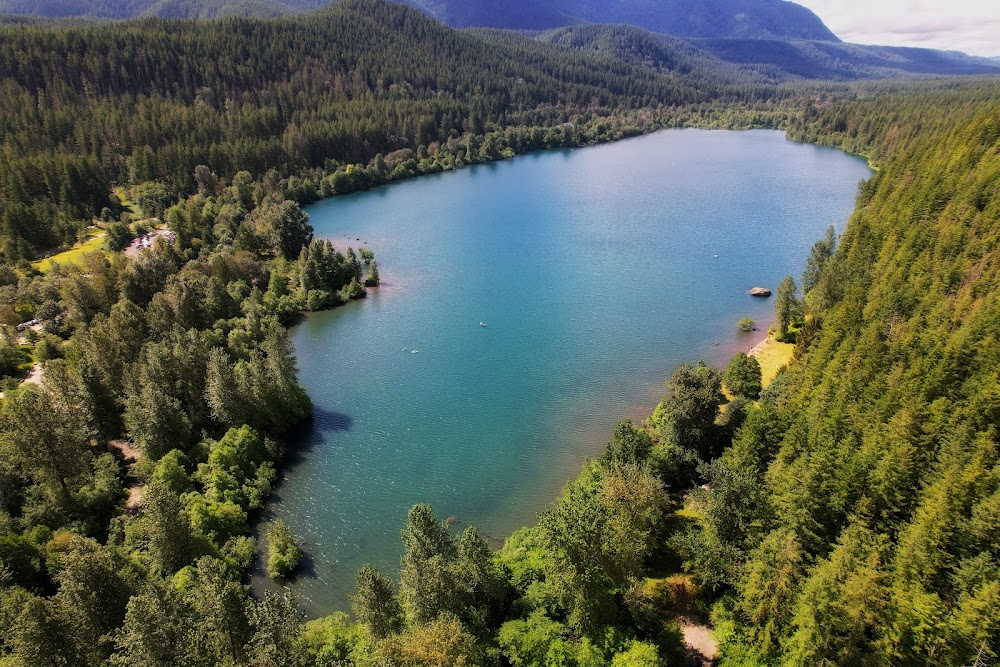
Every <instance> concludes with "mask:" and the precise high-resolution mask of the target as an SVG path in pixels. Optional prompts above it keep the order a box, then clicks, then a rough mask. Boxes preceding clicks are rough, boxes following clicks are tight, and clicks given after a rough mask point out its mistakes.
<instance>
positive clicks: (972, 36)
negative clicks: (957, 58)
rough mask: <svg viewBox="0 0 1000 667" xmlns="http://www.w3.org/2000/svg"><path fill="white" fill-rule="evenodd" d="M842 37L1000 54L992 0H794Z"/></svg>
mask: <svg viewBox="0 0 1000 667" xmlns="http://www.w3.org/2000/svg"><path fill="white" fill-rule="evenodd" d="M795 2H797V3H798V4H800V5H805V6H806V7H808V8H809V9H811V10H813V12H815V13H816V14H817V15H818V16H819V17H820V18H821V19H823V22H824V23H826V25H827V27H828V28H830V30H832V31H833V32H834V33H835V34H836V35H837V36H838V37H840V38H841V39H842V40H844V41H845V42H855V43H858V44H880V45H887V46H922V47H926V48H931V49H949V50H951V49H953V50H958V51H965V52H966V53H969V54H971V55H975V56H1000V2H997V0H795Z"/></svg>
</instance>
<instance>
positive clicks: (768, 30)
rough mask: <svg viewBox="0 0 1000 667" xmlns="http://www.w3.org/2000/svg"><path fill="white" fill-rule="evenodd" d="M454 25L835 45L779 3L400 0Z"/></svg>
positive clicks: (798, 9) (798, 8)
mask: <svg viewBox="0 0 1000 667" xmlns="http://www.w3.org/2000/svg"><path fill="white" fill-rule="evenodd" d="M403 2H406V4H408V5H411V6H413V7H416V8H418V9H421V10H423V11H425V12H427V13H428V14H430V15H431V16H434V17H435V18H437V19H439V20H441V21H443V22H445V23H447V24H448V25H452V26H456V27H492V28H510V29H515V30H546V29H549V28H555V27H559V26H566V25H572V24H575V23H625V24H629V25H634V26H637V27H640V28H644V29H646V30H650V31H652V32H660V33H666V34H669V35H677V36H679V37H716V38H732V39H821V40H831V41H838V40H837V36H836V35H834V34H833V33H832V32H830V30H829V28H827V27H826V26H825V25H823V22H822V21H821V20H820V18H819V17H818V16H816V15H815V14H813V13H812V12H811V11H810V10H809V9H807V8H805V7H803V6H802V5H797V4H795V3H793V2H784V1H783V0H697V1H694V0H665V1H664V0H627V1H625V2H614V3H607V2H597V1H596V0H541V1H540V2H532V1H531V0H472V1H465V0H403Z"/></svg>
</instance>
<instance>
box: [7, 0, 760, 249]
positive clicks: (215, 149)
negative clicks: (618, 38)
mask: <svg viewBox="0 0 1000 667" xmlns="http://www.w3.org/2000/svg"><path fill="white" fill-rule="evenodd" d="M0 36H2V39H0V72H2V74H0V90H2V91H3V92H2V96H0V100H2V101H0V104H2V106H3V112H4V113H3V114H2V115H0V137H2V142H3V144H2V147H3V148H2V151H0V174H2V179H3V182H2V187H0V203H2V205H3V206H2V211H3V212H2V219H0V250H2V252H3V254H4V255H5V257H6V258H7V259H8V260H16V259H28V258H32V257H34V255H35V254H36V253H38V252H39V251H41V250H44V249H46V248H50V247H53V246H56V245H58V244H60V243H66V242H70V241H72V240H74V239H75V238H76V236H77V235H78V233H79V232H80V230H81V229H82V228H83V227H84V226H86V225H87V224H89V223H90V220H91V218H93V217H96V216H99V215H100V214H101V213H102V211H104V209H106V208H107V209H109V210H108V211H107V213H106V215H105V217H108V216H111V217H116V216H118V215H119V210H118V209H117V208H116V204H115V203H114V201H113V200H111V198H110V197H109V195H110V192H111V186H112V185H113V184H116V185H142V184H145V183H150V182H156V183H159V184H161V185H162V186H163V187H165V188H167V190H168V192H169V194H170V195H171V196H173V197H176V196H179V195H183V194H190V193H192V192H194V189H195V183H194V177H193V168H194V166H195V165H199V164H200V165H205V166H207V167H208V168H209V169H210V170H211V171H212V172H213V173H215V174H216V175H218V176H219V177H220V178H222V179H225V180H230V179H232V177H233V176H234V174H235V173H236V172H238V171H241V170H244V171H248V172H250V174H251V175H252V176H254V177H255V178H257V177H261V176H263V175H264V174H266V173H267V172H268V171H269V170H271V169H274V170H276V171H277V172H278V173H279V174H281V175H283V176H286V175H294V176H296V177H297V181H296V184H294V185H291V186H289V187H290V189H292V190H301V192H299V193H298V194H297V195H296V198H297V199H299V201H305V200H306V199H308V198H310V197H315V196H318V195H328V194H334V193H337V192H342V191H344V189H345V188H350V187H360V186H363V185H364V184H365V182H367V181H370V180H371V179H375V180H379V181H384V180H387V179H388V178H389V177H402V176H404V175H407V174H410V175H414V174H417V173H421V172H426V171H433V170H440V169H450V168H453V167H455V166H456V165H461V164H464V163H469V162H479V161H483V160H492V159H497V158H500V157H503V156H504V155H510V154H511V152H516V153H521V152H524V151H526V150H532V149H537V148H546V147H554V146H574V145H580V144H583V143H587V142H593V141H606V140H610V139H616V138H620V137H622V136H627V135H629V134H636V133H639V132H642V131H647V130H649V129H651V128H652V127H657V126H662V125H664V124H667V123H670V122H674V121H675V119H676V116H677V115H678V114H679V113H680V112H679V111H678V109H679V108H680V107H681V106H682V105H694V104H697V103H708V102H713V103H718V102H724V101H737V100H739V101H742V102H755V101H759V102H761V103H764V102H766V101H767V100H770V99H774V98H776V97H777V96H778V93H777V92H776V91H775V89H773V88H769V87H766V86H762V85H757V84H753V83H747V84H745V85H742V86H737V85H735V84H733V83H728V84H726V85H725V86H723V85H721V84H720V83H719V82H718V81H717V80H716V79H714V78H709V77H707V76H705V77H700V78H699V77H695V76H691V75H689V73H688V72H687V70H688V69H690V68H686V67H683V66H682V65H683V64H682V63H678V70H677V71H676V72H672V71H665V70H664V69H663V68H661V69H660V70H659V71H652V70H650V69H649V68H645V67H642V66H638V65H633V64H630V63H627V62H623V61H622V60H621V59H620V58H617V57H615V56H614V55H612V54H593V53H585V52H580V51H573V50H568V49H561V48H558V47H556V46H553V45H549V44H542V43H539V42H537V41H534V40H531V39H528V38H525V37H520V36H517V35H513V34H510V33H476V34H465V33H459V32H456V31H453V30H450V29H448V28H446V27H444V26H442V25H440V24H438V23H435V22H434V21H433V20H431V19H429V18H427V17H424V16H423V15H421V14H419V13H418V12H415V11H413V10H409V9H407V8H405V7H403V6H400V5H395V4H392V3H388V2H375V1H370V0H349V1H348V2H343V3H339V4H337V5H335V6H333V7H331V8H329V9H327V10H324V11H322V12H319V13H317V14H313V15H309V16H306V17H296V18H289V19H276V20H271V21H268V20H262V19H229V20H220V21H210V22H203V23H195V22H183V21H180V22H175V21H149V22H139V23H132V22H130V23H111V24H100V25H96V26H90V27H74V28H48V27H46V28H35V27H24V26H12V27H7V28H5V29H2V30H0ZM378 154H381V155H382V156H383V157H382V158H381V159H378V160H377V161H376V162H377V163H372V164H371V166H372V168H373V171H374V172H375V173H371V172H366V171H361V172H357V173H353V174H351V173H348V174H344V173H343V170H344V169H345V168H346V166H347V165H350V164H358V165H359V166H360V167H362V168H365V169H367V168H368V166H369V163H370V162H372V161H373V160H375V159H376V157H377V156H378ZM397 170H398V171H397ZM394 172H395V173H394Z"/></svg>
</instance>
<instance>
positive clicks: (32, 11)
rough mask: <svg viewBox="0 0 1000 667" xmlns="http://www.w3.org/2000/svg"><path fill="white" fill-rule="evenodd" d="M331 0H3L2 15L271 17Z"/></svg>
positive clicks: (319, 5) (0, 4) (52, 16)
mask: <svg viewBox="0 0 1000 667" xmlns="http://www.w3.org/2000/svg"><path fill="white" fill-rule="evenodd" d="M328 2H329V0H0V14H24V15H27V16H43V17H46V18H93V19H127V18H136V17H143V16H147V17H151V16H160V17H164V18H213V17H218V16H257V17H262V18H270V17H274V16H283V15H286V14H295V13H301V12H307V11H312V10H314V9H318V8H319V7H322V6H324V5H326V4H328Z"/></svg>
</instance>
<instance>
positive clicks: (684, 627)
mask: <svg viewBox="0 0 1000 667" xmlns="http://www.w3.org/2000/svg"><path fill="white" fill-rule="evenodd" d="M678 620H679V621H680V626H681V633H682V634H683V635H684V646H685V647H687V649H688V651H689V653H690V654H691V657H692V659H693V660H695V661H696V662H697V663H698V664H700V665H704V666H706V667H707V666H708V665H714V664H715V659H716V657H717V656H718V653H719V646H718V644H716V643H715V637H714V636H713V635H712V628H710V627H709V626H707V625H699V624H695V623H694V622H693V621H692V620H691V619H688V618H680V619H678Z"/></svg>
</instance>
